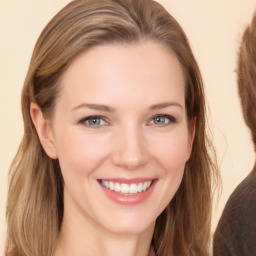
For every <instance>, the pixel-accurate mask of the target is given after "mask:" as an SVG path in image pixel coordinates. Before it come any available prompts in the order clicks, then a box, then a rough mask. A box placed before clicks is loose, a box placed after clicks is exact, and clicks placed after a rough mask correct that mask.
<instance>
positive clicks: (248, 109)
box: [237, 12, 256, 151]
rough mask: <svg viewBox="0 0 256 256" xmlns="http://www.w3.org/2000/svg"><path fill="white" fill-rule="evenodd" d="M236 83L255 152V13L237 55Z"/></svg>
mask: <svg viewBox="0 0 256 256" xmlns="http://www.w3.org/2000/svg"><path fill="white" fill-rule="evenodd" d="M237 81H238V91H239V96H240V102H241V105H242V110H243V115H244V120H245V122H246V124H247V126H248V127H249V129H250V131H251V135H252V141H253V143H254V150H255V151H256V114H255V111H256V12H255V13H254V15H253V18H252V21H251V24H250V25H249V26H248V27H247V28H246V29H245V31H244V34H243V38H242V42H241V45H240V49H239V53H238V64H237Z"/></svg>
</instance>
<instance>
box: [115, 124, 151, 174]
mask: <svg viewBox="0 0 256 256" xmlns="http://www.w3.org/2000/svg"><path fill="white" fill-rule="evenodd" d="M113 143H114V144H115V145H114V151H113V152H112V162H113V164H114V165H116V166H119V167H121V168H124V169H129V170H132V169H137V168H140V167H142V166H143V165H145V164H146V163H147V162H148V160H149V154H148V152H147V145H146V142H145V139H144V136H143V132H142V131H141V129H139V128H136V127H131V126H130V127H126V128H124V129H120V130H119V131H118V134H117V136H116V138H115V139H114V141H113Z"/></svg>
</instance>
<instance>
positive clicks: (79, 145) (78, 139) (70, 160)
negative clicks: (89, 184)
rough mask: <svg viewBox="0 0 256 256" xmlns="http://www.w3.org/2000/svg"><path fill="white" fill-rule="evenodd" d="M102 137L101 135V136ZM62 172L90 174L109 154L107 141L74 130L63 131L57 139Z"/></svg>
mask: <svg viewBox="0 0 256 256" xmlns="http://www.w3.org/2000/svg"><path fill="white" fill-rule="evenodd" d="M99 137H100V136H99ZM56 146H57V154H58V158H59V162H60V166H61V170H62V172H71V171H72V173H76V174H78V175H84V174H90V173H91V172H93V170H95V169H96V168H97V166H98V165H99V164H100V163H101V162H102V161H104V159H105V158H106V156H107V149H108V147H107V145H106V141H104V140H102V138H101V140H100V139H99V138H98V137H96V136H85V134H83V133H81V132H74V131H72V130H70V131H69V130H66V131H62V133H61V134H59V135H58V137H57V139H56Z"/></svg>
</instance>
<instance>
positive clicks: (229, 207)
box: [213, 165, 256, 256]
mask: <svg viewBox="0 0 256 256" xmlns="http://www.w3.org/2000/svg"><path fill="white" fill-rule="evenodd" d="M231 255H232V256H255V255H256V165H255V167H254V169H253V170H252V172H251V173H250V174H249V175H248V176H247V177H246V178H245V179H244V180H243V181H242V182H241V183H240V184H239V185H238V187H237V188H236V189H235V190H234V192H233V193H232V194H231V196H230V198H229V199H228V201H227V204H226V206H225V208H224V211H223V213H222V216H221V218H220V221H219V223H218V226H217V229H216V231H215V234H214V239H213V256H231Z"/></svg>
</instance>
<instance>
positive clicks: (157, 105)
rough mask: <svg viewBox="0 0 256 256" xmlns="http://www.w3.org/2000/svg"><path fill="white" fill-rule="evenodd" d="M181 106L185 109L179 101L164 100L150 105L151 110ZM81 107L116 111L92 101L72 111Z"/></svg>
mask: <svg viewBox="0 0 256 256" xmlns="http://www.w3.org/2000/svg"><path fill="white" fill-rule="evenodd" d="M172 106H174V107H179V108H181V109H183V107H182V105H181V104H179V103H178V102H164V103H160V104H155V105H152V106H150V107H149V110H158V109H163V108H167V107H172ZM80 108H90V109H93V110H98V111H106V112H114V109H113V108H111V107H109V106H106V105H101V104H90V103H82V104H80V105H78V106H76V107H74V108H73V109H72V111H74V110H77V109H80Z"/></svg>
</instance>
